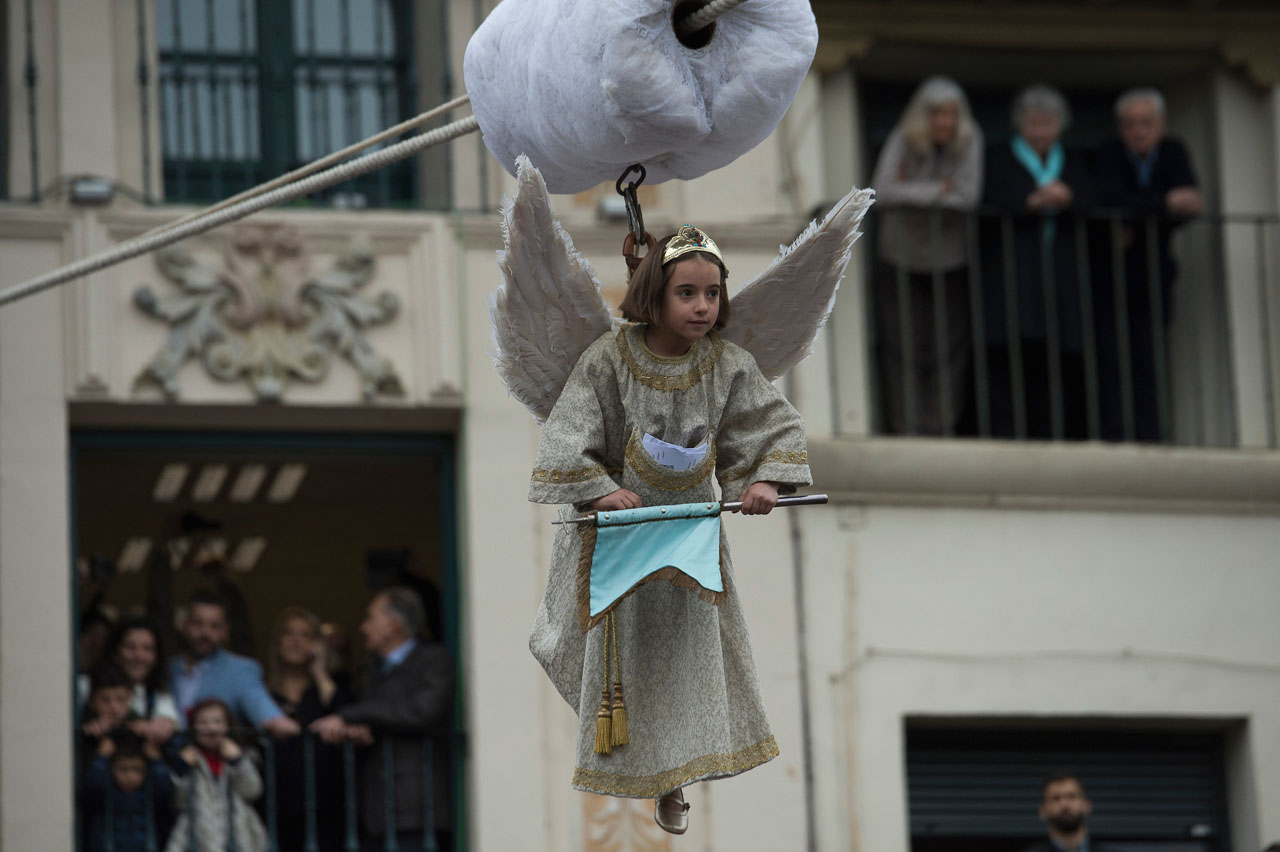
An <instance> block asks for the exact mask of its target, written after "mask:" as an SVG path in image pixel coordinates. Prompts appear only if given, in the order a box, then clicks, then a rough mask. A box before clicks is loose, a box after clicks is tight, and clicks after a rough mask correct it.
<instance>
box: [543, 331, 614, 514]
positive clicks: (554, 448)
mask: <svg viewBox="0 0 1280 852" xmlns="http://www.w3.org/2000/svg"><path fill="white" fill-rule="evenodd" d="M613 345H614V342H613V338H612V336H611V335H608V336H606V337H604V338H602V339H601V340H599V341H597V342H596V343H593V344H592V345H591V347H590V348H589V349H588V350H587V351H586V352H584V353H583V355H582V357H581V358H579V359H578V363H577V365H576V366H575V367H574V368H573V372H572V373H571V374H570V375H569V381H568V382H566V383H565V386H564V390H563V391H561V393H560V398H559V399H558V400H556V404H555V408H553V409H552V410H551V416H550V417H548V418H547V422H546V425H544V426H543V427H542V441H541V443H540V444H539V446H538V458H537V460H536V461H535V462H534V469H533V474H532V477H531V481H530V483H529V499H530V500H531V501H532V502H534V503H573V504H583V503H590V502H591V501H593V500H596V499H598V498H600V497H604V496H605V495H607V494H612V493H613V492H614V491H617V490H618V484H617V483H616V482H614V481H613V478H612V477H611V476H609V473H608V471H607V470H606V468H605V458H606V454H607V433H608V429H609V428H610V426H611V425H612V424H610V423H607V422H606V418H607V417H612V418H613V419H615V420H617V421H618V422H617V424H616V426H614V428H617V429H621V428H622V405H621V403H620V402H617V400H618V399H620V397H619V395H618V389H617V379H616V377H615V376H614V373H613V368H612V365H611V364H610V363H609V361H608V359H607V358H606V356H605V355H604V347H605V346H613Z"/></svg>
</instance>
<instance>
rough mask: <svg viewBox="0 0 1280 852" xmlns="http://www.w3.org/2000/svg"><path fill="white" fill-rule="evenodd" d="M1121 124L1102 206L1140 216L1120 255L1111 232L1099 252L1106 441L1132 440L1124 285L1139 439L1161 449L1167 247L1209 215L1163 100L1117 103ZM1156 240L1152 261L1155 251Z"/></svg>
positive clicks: (1132, 97)
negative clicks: (1116, 257) (1120, 308)
mask: <svg viewBox="0 0 1280 852" xmlns="http://www.w3.org/2000/svg"><path fill="white" fill-rule="evenodd" d="M1116 121H1117V125H1118V129H1119V138H1117V139H1113V140H1111V141H1110V142H1108V143H1106V144H1104V145H1103V146H1102V147H1101V148H1100V149H1099V150H1098V158H1097V181H1098V203H1099V205H1100V206H1101V207H1104V208H1111V209H1119V210H1124V211H1125V212H1127V213H1130V214H1133V215H1130V216H1126V217H1125V218H1124V219H1123V225H1122V227H1121V229H1120V231H1121V233H1120V245H1119V246H1116V247H1113V246H1112V239H1113V236H1114V232H1112V231H1110V230H1108V232H1107V235H1106V238H1105V239H1104V241H1103V243H1102V246H1103V247H1104V248H1105V249H1106V251H1105V252H1097V254H1098V255H1099V256H1098V258H1097V259H1098V260H1099V261H1101V263H1100V267H1101V271H1102V273H1103V274H1102V275H1101V276H1099V277H1100V278H1101V281H1100V282H1099V283H1100V286H1099V292H1098V294H1097V296H1096V297H1095V302H1094V304H1095V314H1096V316H1097V339H1098V359H1099V365H1098V366H1099V380H1100V382H1099V383H1100V388H1101V394H1102V406H1101V412H1102V437H1103V438H1106V439H1108V440H1113V441H1114V440H1123V439H1124V438H1126V437H1128V435H1127V434H1126V422H1125V421H1126V417H1125V408H1126V404H1125V401H1124V399H1123V396H1122V394H1123V379H1122V371H1123V367H1122V364H1121V357H1120V356H1121V353H1122V351H1123V350H1122V348H1121V333H1120V329H1119V328H1117V319H1116V318H1117V314H1116V298H1117V290H1118V289H1119V288H1120V287H1121V286H1122V285H1123V289H1124V294H1125V297H1124V300H1123V304H1124V305H1125V307H1126V309H1127V312H1128V315H1129V321H1128V332H1129V333H1128V337H1129V346H1128V352H1129V360H1130V364H1131V368H1130V369H1131V385H1130V387H1131V388H1132V390H1131V391H1130V399H1131V400H1132V410H1133V415H1132V428H1133V432H1132V437H1134V438H1136V439H1137V440H1139V441H1149V442H1161V441H1164V440H1165V439H1166V438H1167V437H1168V425H1169V424H1168V421H1167V419H1165V420H1164V422H1162V419H1161V414H1160V398H1159V394H1158V387H1159V382H1160V381H1161V377H1160V375H1159V373H1158V370H1157V364H1158V363H1159V361H1160V360H1161V359H1163V360H1164V361H1165V364H1166V372H1167V364H1168V356H1167V354H1166V353H1167V351H1168V349H1167V330H1168V323H1169V318H1170V316H1171V311H1170V308H1171V304H1170V303H1171V300H1172V296H1173V281H1174V278H1175V277H1176V274H1177V267H1176V265H1175V264H1174V260H1173V255H1172V254H1171V253H1170V251H1169V238H1170V237H1171V236H1172V234H1173V232H1174V230H1175V229H1176V228H1178V227H1179V226H1180V225H1182V224H1184V223H1185V222H1186V221H1187V220H1188V219H1189V218H1191V217H1193V216H1196V215H1198V214H1199V213H1200V212H1201V211H1202V210H1203V209H1204V198H1203V196H1202V195H1201V194H1200V190H1199V188H1198V187H1197V182H1196V176H1195V172H1194V170H1193V169H1192V167H1191V158H1190V156H1189V155H1188V154H1187V149H1186V146H1184V145H1183V144H1182V142H1180V141H1179V140H1177V139H1175V138H1173V137H1171V136H1167V135H1165V110H1164V98H1163V97H1162V96H1161V94H1160V93H1159V92H1158V91H1156V90H1155V89H1131V90H1130V91H1128V92H1125V93H1124V94H1123V95H1121V96H1120V98H1119V99H1118V100H1117V101H1116ZM1153 237H1154V240H1155V245H1154V251H1153V250H1152V248H1153V247H1152V246H1151V245H1150V240H1151V239H1152V238H1153ZM1113 248H1118V249H1119V250H1120V251H1121V252H1123V255H1124V262H1123V264H1122V265H1121V269H1122V270H1123V273H1124V276H1123V280H1119V279H1117V278H1115V277H1114V276H1113V275H1112V269H1113V264H1112V255H1111V251H1112V249H1113ZM1104 255H1105V256H1104ZM1152 259H1154V260H1155V264H1154V268H1153V264H1152V263H1151V261H1152ZM1108 279H1111V280H1110V281H1108ZM1107 283H1109V284H1110V288H1108V287H1107V286H1106V284H1107ZM1157 299H1158V300H1159V301H1158V303H1157V301H1156V300H1157ZM1157 331H1159V332H1160V333H1159V334H1157V333H1156V332H1157Z"/></svg>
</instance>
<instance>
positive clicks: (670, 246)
mask: <svg viewBox="0 0 1280 852" xmlns="http://www.w3.org/2000/svg"><path fill="white" fill-rule="evenodd" d="M691 251H705V252H706V253H707V254H711V255H715V257H716V259H717V260H719V261H720V263H721V264H723V263H724V255H722V254H720V247H719V246H718V245H716V243H715V240H713V239H711V238H710V237H708V236H707V235H706V234H705V233H703V232H702V231H699V230H698V229H697V228H695V227H693V226H692V225H681V226H680V230H679V231H676V235H675V236H674V237H672V238H671V241H670V242H668V243H667V247H666V249H665V250H664V251H663V252H662V265H663V266H666V265H667V264H668V263H670V262H671V261H673V260H675V259H676V258H678V257H680V256H681V255H686V254H688V253H689V252H691Z"/></svg>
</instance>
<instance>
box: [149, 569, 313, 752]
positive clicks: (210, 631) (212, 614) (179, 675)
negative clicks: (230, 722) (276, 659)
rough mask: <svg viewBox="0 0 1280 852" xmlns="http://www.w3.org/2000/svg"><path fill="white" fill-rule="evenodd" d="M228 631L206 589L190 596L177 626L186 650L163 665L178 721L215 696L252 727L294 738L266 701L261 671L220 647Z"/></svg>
mask: <svg viewBox="0 0 1280 852" xmlns="http://www.w3.org/2000/svg"><path fill="white" fill-rule="evenodd" d="M229 632H230V628H229V626H228V623H227V608H226V605H225V604H224V603H223V602H222V599H221V598H219V597H218V596H217V595H215V594H214V593H212V592H208V591H197V592H195V593H194V594H192V595H191V598H190V600H189V601H188V602H187V617H186V620H185V621H184V622H183V623H182V638H183V640H185V643H186V646H187V650H186V652H185V653H184V654H181V655H179V656H177V657H175V658H173V659H172V660H171V661H170V662H169V682H170V684H171V685H172V687H173V697H174V700H175V701H176V702H177V704H178V710H179V714H178V715H179V719H180V720H182V721H183V722H185V720H186V714H187V711H188V710H189V709H190V708H191V707H193V706H195V705H196V704H197V703H198V702H200V701H201V700H203V699H205V698H218V699H221V700H222V701H225V702H226V703H227V706H229V707H230V708H231V709H232V711H234V712H235V713H236V715H237V716H239V717H240V718H242V719H245V720H247V721H248V722H249V724H251V725H253V726H254V727H255V728H261V729H263V730H264V731H266V732H267V733H269V734H271V735H272V736H274V737H292V736H296V735H297V734H298V733H300V732H301V729H300V728H299V727H298V723H297V722H295V721H293V720H292V719H290V718H289V717H288V716H286V715H285V714H284V713H283V712H282V711H281V710H280V708H279V707H278V706H276V703H275V702H274V701H272V700H271V695H270V693H268V692H267V687H266V685H265V684H264V683H263V681H262V667H261V666H260V665H258V663H257V662H255V661H254V660H251V659H249V658H248V657H241V656H239V655H237V654H233V653H231V652H230V651H227V650H225V649H224V648H223V647H222V646H223V645H224V644H225V643H226V641H227V636H228V635H229Z"/></svg>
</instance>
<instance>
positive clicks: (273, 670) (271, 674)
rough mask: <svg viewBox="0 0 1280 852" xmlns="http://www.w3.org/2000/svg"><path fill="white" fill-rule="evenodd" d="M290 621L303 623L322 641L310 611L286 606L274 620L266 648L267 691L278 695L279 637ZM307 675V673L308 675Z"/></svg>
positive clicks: (279, 691)
mask: <svg viewBox="0 0 1280 852" xmlns="http://www.w3.org/2000/svg"><path fill="white" fill-rule="evenodd" d="M290 621H305V622H306V623H307V626H308V627H310V628H311V632H312V633H314V634H315V638H316V639H321V640H323V639H324V633H323V631H321V629H320V619H319V618H318V617H316V614H315V613H314V612H312V611H311V610H309V609H307V608H305V607H300V606H287V607H285V608H284V609H283V610H281V612H280V616H279V617H278V618H277V619H276V625H275V628H274V629H273V630H272V631H271V645H270V646H268V648H267V677H266V684H267V689H269V690H271V691H272V692H274V693H275V694H276V695H280V694H281V692H282V690H281V677H280V675H281V671H280V668H281V665H280V637H281V636H283V635H284V628H285V625H286V624H288V623H289V622H290ZM308 674H309V673H308Z"/></svg>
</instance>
